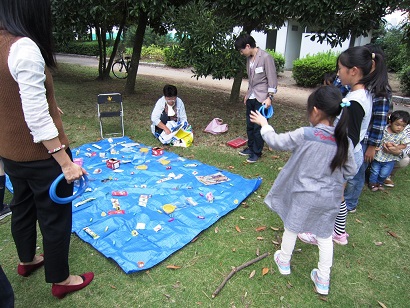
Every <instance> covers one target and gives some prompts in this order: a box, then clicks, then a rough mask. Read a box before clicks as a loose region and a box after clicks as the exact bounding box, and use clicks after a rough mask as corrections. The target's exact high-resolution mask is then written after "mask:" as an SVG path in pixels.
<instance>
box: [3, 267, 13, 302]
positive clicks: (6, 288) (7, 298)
mask: <svg viewBox="0 0 410 308" xmlns="http://www.w3.org/2000/svg"><path fill="white" fill-rule="evenodd" d="M0 307H2V308H14V292H13V288H12V287H11V284H10V281H9V280H8V279H7V276H6V274H5V273H4V271H3V269H2V268H1V266H0Z"/></svg>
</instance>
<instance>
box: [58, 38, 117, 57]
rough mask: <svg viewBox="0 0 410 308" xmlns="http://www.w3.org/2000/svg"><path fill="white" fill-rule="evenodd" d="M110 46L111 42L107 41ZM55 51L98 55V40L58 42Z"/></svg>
mask: <svg viewBox="0 0 410 308" xmlns="http://www.w3.org/2000/svg"><path fill="white" fill-rule="evenodd" d="M108 44H109V46H111V45H112V44H111V42H108ZM56 50H57V52H62V53H68V54H76V55H87V56H98V55H99V51H98V42H97V41H86V42H85V41H71V42H68V43H65V44H60V45H57V46H56Z"/></svg>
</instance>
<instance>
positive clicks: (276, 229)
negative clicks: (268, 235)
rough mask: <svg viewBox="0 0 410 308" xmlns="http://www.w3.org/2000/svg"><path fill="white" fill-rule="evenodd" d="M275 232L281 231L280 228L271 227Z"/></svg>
mask: <svg viewBox="0 0 410 308" xmlns="http://www.w3.org/2000/svg"><path fill="white" fill-rule="evenodd" d="M270 228H271V229H272V230H273V231H279V230H280V229H279V228H276V227H270Z"/></svg>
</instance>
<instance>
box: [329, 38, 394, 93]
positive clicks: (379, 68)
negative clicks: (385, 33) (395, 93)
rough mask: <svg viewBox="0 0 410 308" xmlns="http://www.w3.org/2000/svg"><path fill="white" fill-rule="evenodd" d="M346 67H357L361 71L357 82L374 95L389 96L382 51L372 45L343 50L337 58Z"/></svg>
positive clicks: (389, 88) (389, 89)
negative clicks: (361, 75)
mask: <svg viewBox="0 0 410 308" xmlns="http://www.w3.org/2000/svg"><path fill="white" fill-rule="evenodd" d="M339 61H340V63H341V64H342V65H343V66H346V67H347V68H353V67H357V68H359V69H360V70H361V71H362V73H363V78H362V79H361V80H360V81H359V82H358V83H359V84H363V85H364V86H365V87H366V89H367V90H369V91H370V92H372V94H373V95H374V96H375V97H385V98H389V96H390V95H391V87H390V85H389V81H388V75H387V66H386V62H385V60H384V53H383V51H382V50H381V49H380V48H379V47H377V46H374V45H366V46H356V47H351V48H349V49H346V50H345V51H343V52H342V53H341V54H340V55H339V57H338V59H337V62H339Z"/></svg>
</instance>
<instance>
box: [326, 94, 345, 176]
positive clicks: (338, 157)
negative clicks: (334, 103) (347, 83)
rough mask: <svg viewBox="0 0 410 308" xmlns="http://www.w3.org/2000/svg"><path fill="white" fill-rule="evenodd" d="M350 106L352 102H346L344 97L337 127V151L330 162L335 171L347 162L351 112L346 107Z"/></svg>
mask: <svg viewBox="0 0 410 308" xmlns="http://www.w3.org/2000/svg"><path fill="white" fill-rule="evenodd" d="M349 106H350V102H345V101H344V99H343V101H342V103H341V106H340V108H341V111H342V115H341V117H340V119H339V121H338V122H337V125H336V128H335V139H336V145H337V151H336V154H335V156H334V157H333V160H332V162H331V163H330V169H332V172H333V171H335V169H336V168H340V167H342V166H343V165H344V164H345V163H346V162H347V157H348V152H349V139H348V135H347V126H348V122H349V112H347V110H346V108H347V107H349Z"/></svg>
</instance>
